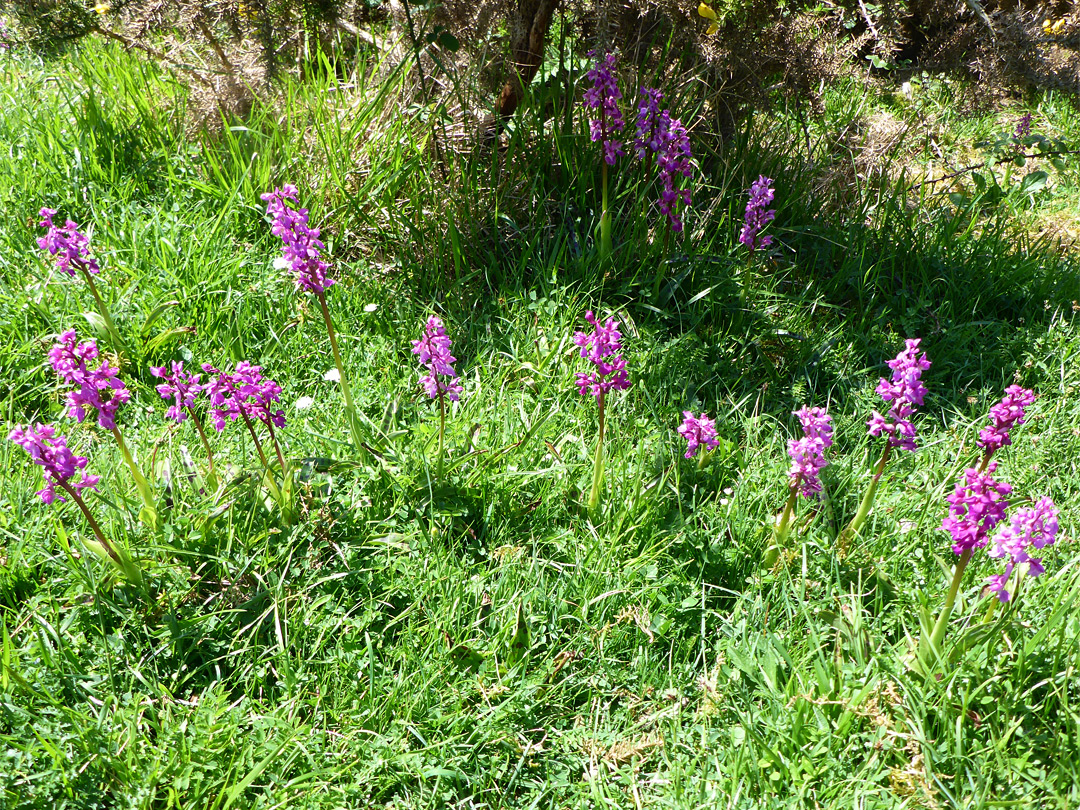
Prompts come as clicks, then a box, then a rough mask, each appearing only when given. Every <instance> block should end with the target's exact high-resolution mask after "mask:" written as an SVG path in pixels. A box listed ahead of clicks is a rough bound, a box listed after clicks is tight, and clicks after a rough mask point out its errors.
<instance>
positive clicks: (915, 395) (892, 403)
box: [839, 338, 930, 553]
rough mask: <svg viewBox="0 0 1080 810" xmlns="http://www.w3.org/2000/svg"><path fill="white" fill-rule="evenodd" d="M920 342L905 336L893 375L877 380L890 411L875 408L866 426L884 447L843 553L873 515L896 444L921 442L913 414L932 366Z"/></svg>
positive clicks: (907, 447)
mask: <svg viewBox="0 0 1080 810" xmlns="http://www.w3.org/2000/svg"><path fill="white" fill-rule="evenodd" d="M921 342H922V341H921V339H919V338H916V339H909V340H906V341H905V342H904V349H903V351H901V352H900V353H899V354H898V355H897V356H896V357H895V358H894V359H892V360H890V361H889V368H890V369H892V377H891V379H889V380H886V379H885V378H884V377H882V378H881V379H879V380H878V384H877V389H876V391H877V394H878V396H880V397H881V399H882V400H883V401H884V402H885V403H886V404H887V405H889V409H888V413H887V414H886V415H884V416H883V415H882V414H881V413H879V412H878V411H877V410H876V409H875V410H873V411H871V412H870V419H869V421H867V423H866V427H867V432H868V433H869V435H870V436H872V437H874V438H880V437H882V436H884V437H885V438H886V441H885V446H884V447H883V448H882V451H881V458H880V459H879V460H878V465H877V469H876V470H875V471H874V475H873V477H872V478H871V479H870V484H869V486H868V487H867V488H866V493H865V494H864V495H863V499H862V502H861V503H860V504H859V510H858V511H857V512H856V513H855V517H854V518H852V520H851V523H849V524H848V526H847V528H846V529H844V531H843V532H842V533H841V535H840V539H839V546H840V552H841V553H844V552H846V550H847V546H848V544H849V543H850V542H851V540H852V538H854V537H855V536H856V535H857V534H858V533H859V530H860V529H862V527H863V525H864V524H865V523H866V520H867V518H868V517H869V516H870V510H871V509H873V507H874V498H875V497H876V495H877V489H878V484H879V483H880V482H881V476H882V473H883V472H884V471H885V464H886V462H888V460H889V456H890V454H891V453H892V449H893V448H894V447H895V448H899V449H901V450H907V451H909V452H910V451H914V450H915V449H916V447H917V446H918V445H917V443H916V441H915V425H914V424H913V423H912V421H911V417H912V416H913V415H914V414H915V408H916V407H919V406H921V405H922V404H923V398H924V397H925V396H926V386H925V385H923V383H922V373H923V372H924V371H926V370H927V369H928V368H930V361H929V360H928V359H927V358H926V352H922V353H921V354H920V353H919V347H920V345H921Z"/></svg>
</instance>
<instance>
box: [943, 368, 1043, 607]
mask: <svg viewBox="0 0 1080 810" xmlns="http://www.w3.org/2000/svg"><path fill="white" fill-rule="evenodd" d="M1034 402H1035V393H1034V392H1033V391H1031V390H1029V389H1026V388H1021V387H1020V386H1018V385H1011V386H1009V387H1008V388H1007V389H1005V396H1004V397H1003V398H1002V399H1001V401H1000V402H998V403H996V404H995V405H994V406H993V407H992V408H991V409H990V419H991V424H990V425H989V426H988V427H986V428H983V430H982V431H980V433H979V446H980V447H982V449H983V458H982V462H981V463H980V465H979V466H978V467H969V468H968V469H966V470H965V471H964V480H963V481H962V482H961V483H958V484H957V485H956V488H955V489H954V490H953V492H952V493H950V494H949V496H948V502H949V514H948V516H947V517H946V518H945V519H944V520H943V521H942V524H941V528H942V529H943V530H944V531H946V532H948V533H949V536H950V537H951V538H952V550H953V553H954V554H956V555H957V557H958V561H957V569H958V570H959V572H960V574H959V575H960V576H962V575H963V566H962V565H961V564H960V563H961V561H962V562H963V563H964V565H966V564H967V560H969V559H970V558H971V555H972V554H973V553H974V552H975V551H976V550H977V549H980V548H986V547H987V545H988V544H989V545H990V546H991V548H990V550H989V552H988V554H989V556H990V557H992V558H994V559H1004V560H1005V572H1004V573H1003V574H998V575H994V576H991V577H989V578H988V579H987V580H986V589H987V591H988V592H991V593H995V594H997V597H998V599H999V600H1000V601H1002V602H1008V601H1009V599H1010V598H1011V594H1010V593H1009V591H1008V590H1007V589H1006V587H1005V586H1006V584H1007V583H1008V581H1009V577H1010V576H1011V575H1012V572H1013V570H1014V569H1015V568H1017V567H1018V566H1023V567H1024V570H1026V571H1027V573H1028V575H1029V576H1033V577H1036V576H1039V575H1040V574H1042V573H1043V566H1042V560H1041V559H1040V558H1036V557H1032V556H1030V554H1029V550H1030V549H1036V550H1038V549H1041V548H1044V547H1046V546H1049V545H1052V544H1053V542H1054V540H1055V539H1056V537H1057V530H1058V511H1057V508H1056V507H1055V506H1054V502H1053V501H1052V500H1050V499H1049V498H1045V497H1044V498H1038V499H1036V500H1035V501H1034V503H1033V505H1032V506H1031V507H1026V508H1020V509H1017V510H1016V512H1015V513H1014V514H1013V516H1012V519H1011V521H1010V523H1009V524H1008V525H1005V526H1002V527H1001V528H1000V529H998V531H997V532H996V533H994V534H993V536H991V534H990V533H991V532H992V531H993V530H994V529H995V528H996V527H997V526H998V525H999V524H1001V523H1003V522H1004V520H1005V517H1006V510H1007V509H1008V507H1009V501H1008V498H1009V496H1010V495H1011V494H1012V487H1011V486H1010V485H1009V484H1006V483H1001V482H998V481H996V480H995V479H994V474H995V473H996V472H997V468H998V464H997V461H994V460H993V456H994V454H995V453H996V452H997V451H998V450H1000V449H1001V448H1002V447H1007V446H1008V445H1010V444H1012V439H1011V437H1010V435H1009V434H1010V431H1011V430H1012V428H1013V427H1014V426H1015V425H1022V424H1023V423H1024V419H1025V416H1026V409H1027V408H1028V407H1030V406H1031V405H1032V403H1034Z"/></svg>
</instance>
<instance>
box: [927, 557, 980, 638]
mask: <svg viewBox="0 0 1080 810" xmlns="http://www.w3.org/2000/svg"><path fill="white" fill-rule="evenodd" d="M970 560H971V549H967V550H966V551H965V552H964V553H963V554H961V555H960V558H959V559H958V560H957V561H956V568H955V569H954V570H953V578H952V582H951V583H950V585H949V592H948V594H946V596H945V604H944V605H942V607H941V613H940V614H938V618H937V621H936V622H935V623H934V629H933V630H932V631H931V633H930V639H929V645H930V649H931V650H932V651H933V653H934V655H935V656H940V655H941V642H942V641H944V640H945V630H946V629H947V628H948V626H949V617H950V616H951V615H952V609H953V605H954V604H955V603H956V594H957V593H958V592H959V591H960V581H961V580H962V579H963V578H964V569H966V568H967V564H968V562H969V561H970ZM922 647H923V645H922V644H920V645H919V648H920V650H921V649H922Z"/></svg>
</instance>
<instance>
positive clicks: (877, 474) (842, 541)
mask: <svg viewBox="0 0 1080 810" xmlns="http://www.w3.org/2000/svg"><path fill="white" fill-rule="evenodd" d="M891 452H892V445H891V444H889V443H888V442H886V444H885V449H884V450H882V451H881V458H880V459H879V460H878V464H877V469H876V470H874V477H873V478H871V479H870V486H868V487H867V488H866V494H864V495H863V499H862V502H861V503H860V504H859V511H858V512H856V513H855V517H853V518H852V519H851V523H849V524H848V527H847V528H846V529H844V531H842V532H841V533H840V537H839V539H838V541H837V551H838V552H839V554H840V556H843V555H844V554H845V553H846V552H847V548H848V544H849V543H850V542H851V541H852V539H853V538H854V537H855V536H856V535H857V534H858V533H859V531H860V530H861V529H862V527H863V524H864V523H866V519H867V518H868V517H869V516H870V510H871V509H873V508H874V497H875V496H876V495H877V489H878V484H879V483H881V474H882V472H884V471H885V462H887V461H888V460H889V454H890V453H891Z"/></svg>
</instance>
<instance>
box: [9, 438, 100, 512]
mask: <svg viewBox="0 0 1080 810" xmlns="http://www.w3.org/2000/svg"><path fill="white" fill-rule="evenodd" d="M8 440H9V441H12V442H15V444H17V445H19V447H21V448H22V449H23V450H25V451H26V452H27V453H29V454H30V458H31V459H33V462H34V463H35V464H37V465H39V466H41V467H42V468H44V473H45V487H44V489H39V490H38V491H37V492H35V493H34V494H35V495H37V496H38V497H40V498H41V502H42V503H45V504H50V503H52V502H53V501H60V503H63V502H64V500H65V499H64V497H63V496H62V495H57V494H56V488H57V487H60V489H62V490H63V491H64V492H67V493H68V494H69V495H71V496H72V497H78V493H79V492H80V491H81V490H84V489H94V490H96V489H97V485H98V482H99V481H100V480H101V478H100V477H99V476H97V475H87V474H86V472H84V470H85V469H86V465H87V463H88V459H87V458H86V456H77V455H75V454H74V453H72V452H71V450H70V449H69V448H68V446H67V438H66V437H65V436H57V435H56V428H55V427H54V426H53V425H43V424H40V423H39V424H37V425H28V426H26V427H16V428H15V429H14V430H12V431H11V433H9V434H8ZM76 472H78V473H79V479H78V480H72V479H74V477H75V473H76Z"/></svg>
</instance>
